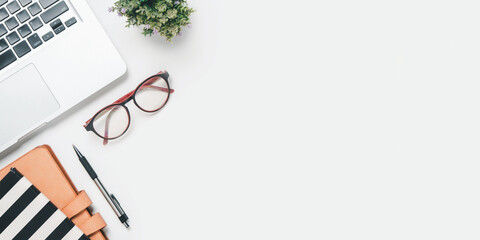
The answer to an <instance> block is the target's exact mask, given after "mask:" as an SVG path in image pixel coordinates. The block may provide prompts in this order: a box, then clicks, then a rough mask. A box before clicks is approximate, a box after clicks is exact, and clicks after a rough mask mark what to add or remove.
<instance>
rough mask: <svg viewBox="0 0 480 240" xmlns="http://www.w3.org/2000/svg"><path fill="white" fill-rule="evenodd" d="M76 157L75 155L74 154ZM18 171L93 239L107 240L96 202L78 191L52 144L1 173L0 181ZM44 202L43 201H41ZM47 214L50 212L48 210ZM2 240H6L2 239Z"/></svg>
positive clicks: (31, 153) (42, 147) (10, 165)
mask: <svg viewBox="0 0 480 240" xmlns="http://www.w3.org/2000/svg"><path fill="white" fill-rule="evenodd" d="M72 157H74V155H72ZM13 167H14V168H16V169H17V170H18V172H20V173H21V174H22V175H23V176H24V177H25V178H26V179H28V181H30V182H31V183H32V184H33V185H34V186H35V188H37V189H38V190H39V191H40V192H41V193H42V194H43V195H45V197H46V198H47V199H48V200H49V201H50V202H51V203H52V204H53V205H54V206H55V207H56V208H58V209H59V210H61V211H62V212H63V213H64V214H65V215H66V216H67V218H69V219H70V220H71V221H72V222H73V223H74V224H75V225H76V226H77V227H78V228H79V229H80V230H81V231H82V232H83V233H84V234H85V235H86V236H87V237H89V238H90V239H91V240H106V239H107V237H106V235H105V234H104V233H103V231H102V229H103V228H104V227H105V226H106V223H105V221H104V220H103V218H102V216H101V215H100V214H99V213H95V214H92V213H91V212H90V211H89V209H88V207H89V206H90V205H91V204H92V201H91V200H90V198H89V197H88V195H87V193H86V192H85V191H78V190H77V188H76V187H75V185H74V184H73V182H72V180H71V179H70V177H69V176H68V174H67V172H66V171H65V169H64V168H63V166H62V164H61V163H60V161H59V160H58V158H57V157H56V156H55V153H54V152H53V151H52V149H51V148H50V147H49V146H48V145H42V146H38V147H36V148H34V149H32V150H31V151H29V152H28V153H26V154H25V155H23V156H22V157H20V158H18V159H17V160H15V161H14V162H12V163H11V164H9V165H8V166H6V167H5V168H3V169H1V170H0V179H3V178H4V177H5V176H6V175H7V174H9V173H10V170H11V168H13ZM39 201H40V200H39ZM45 211H47V210H45ZM0 240H3V238H1V237H0Z"/></svg>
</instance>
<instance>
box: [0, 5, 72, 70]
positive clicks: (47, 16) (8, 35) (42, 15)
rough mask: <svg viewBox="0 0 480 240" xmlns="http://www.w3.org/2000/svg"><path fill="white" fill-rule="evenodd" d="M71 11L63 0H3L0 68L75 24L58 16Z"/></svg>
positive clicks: (0, 22) (0, 20)
mask: <svg viewBox="0 0 480 240" xmlns="http://www.w3.org/2000/svg"><path fill="white" fill-rule="evenodd" d="M68 10H69V8H68V6H67V4H66V3H65V1H62V0H38V2H37V1H33V0H10V1H9V0H0V70H2V69H3V68H5V67H6V66H8V65H10V64H11V63H13V62H15V61H16V60H17V59H18V58H21V57H24V56H25V55H27V54H28V53H29V52H31V51H32V49H35V48H37V47H39V46H41V45H42V43H44V42H46V41H48V40H50V39H52V38H53V37H55V35H58V34H60V33H62V32H63V31H64V30H65V29H66V28H67V27H70V26H72V25H73V24H75V23H76V22H77V19H75V17H72V18H70V19H68V20H66V21H65V23H63V22H62V21H61V20H60V19H59V18H58V17H59V16H60V15H62V14H64V13H65V12H67V11H68ZM44 25H45V26H46V27H47V28H49V29H48V30H47V32H45V31H43V32H42V33H39V32H37V30H39V29H44V28H42V27H43V26H44Z"/></svg>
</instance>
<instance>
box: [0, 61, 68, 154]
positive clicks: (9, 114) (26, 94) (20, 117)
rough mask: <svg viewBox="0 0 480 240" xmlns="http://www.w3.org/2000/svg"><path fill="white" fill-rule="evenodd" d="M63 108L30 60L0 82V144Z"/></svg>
mask: <svg viewBox="0 0 480 240" xmlns="http://www.w3.org/2000/svg"><path fill="white" fill-rule="evenodd" d="M59 108H60V105H59V104H58V102H57V100H56V99H55V97H54V96H53V94H52V92H51V91H50V89H49V88H48V86H47V84H46V83H45V81H43V78H42V76H41V75H40V73H39V72H38V70H37V68H35V66H34V65H33V64H29V65H27V66H26V67H24V68H23V69H21V70H19V71H18V72H16V73H14V74H13V75H11V76H10V77H8V78H7V79H5V80H3V81H1V82H0V146H1V145H3V144H4V143H6V142H8V141H10V140H12V138H14V137H15V136H17V135H18V134H21V133H22V132H25V131H26V130H27V129H30V128H32V127H34V126H36V125H38V124H40V123H44V122H42V121H43V120H44V119H45V118H46V117H48V116H49V115H51V114H52V113H54V112H55V111H56V110H58V109H59Z"/></svg>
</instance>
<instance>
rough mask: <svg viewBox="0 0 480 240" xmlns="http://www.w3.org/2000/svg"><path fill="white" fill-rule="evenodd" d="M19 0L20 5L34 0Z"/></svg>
mask: <svg viewBox="0 0 480 240" xmlns="http://www.w3.org/2000/svg"><path fill="white" fill-rule="evenodd" d="M18 1H19V2H20V5H22V7H25V6H27V5H28V4H30V3H31V2H32V0H18Z"/></svg>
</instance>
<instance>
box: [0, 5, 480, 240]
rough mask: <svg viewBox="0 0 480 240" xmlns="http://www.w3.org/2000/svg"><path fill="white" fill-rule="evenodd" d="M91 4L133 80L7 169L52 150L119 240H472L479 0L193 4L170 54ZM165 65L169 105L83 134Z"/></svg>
mask: <svg viewBox="0 0 480 240" xmlns="http://www.w3.org/2000/svg"><path fill="white" fill-rule="evenodd" d="M88 2H89V3H90V5H91V7H92V9H93V10H94V12H95V13H96V15H97V16H98V18H99V20H100V22H101V23H102V25H103V26H104V27H105V28H106V31H107V33H108V34H109V36H110V37H111V39H112V41H113V43H114V44H115V45H116V47H117V48H118V50H119V52H120V53H121V55H122V56H123V57H124V58H125V60H126V63H127V66H128V73H127V75H126V76H125V77H124V78H123V79H121V80H120V81H119V82H117V83H116V84H114V85H113V86H111V87H109V88H108V89H105V90H102V91H101V92H100V93H99V94H96V95H94V96H92V97H90V98H89V99H88V100H86V101H85V102H83V103H82V104H81V105H79V106H77V107H76V108H74V109H73V110H72V111H70V112H68V113H67V114H65V115H64V116H63V117H61V118H60V119H58V120H57V121H55V122H54V123H53V124H51V125H50V126H49V127H47V128H45V129H43V130H42V131H41V132H39V133H38V134H36V135H35V136H33V137H32V138H31V139H29V140H28V141H27V142H26V143H24V144H23V145H22V146H20V147H18V148H17V149H15V150H13V151H11V152H10V153H9V154H8V155H6V156H4V157H3V159H2V160H1V161H0V164H1V166H5V165H6V164H8V163H9V162H11V161H12V160H14V159H15V158H17V157H19V156H20V155H22V154H23V153H25V152H27V151H28V150H30V149H31V148H33V147H35V146H37V145H41V144H49V145H51V146H52V148H53V149H54V151H55V152H56V153H57V155H58V157H59V158H60V159H61V161H62V163H63V165H64V166H65V168H66V170H67V171H68V173H69V174H70V176H71V178H72V179H73V181H74V182H75V184H76V185H77V187H78V188H79V189H85V190H86V191H87V192H88V193H89V194H90V196H91V198H92V199H93V202H94V205H93V207H94V210H95V211H99V212H100V213H101V214H102V215H103V217H104V218H105V220H106V221H107V223H108V227H107V228H106V232H107V234H108V236H109V237H110V239H113V240H117V239H185V240H192V239H208V240H212V239H219V240H220V239H221V240H224V239H239V240H240V239H241V240H244V239H259V240H260V239H261V240H264V239H348V240H351V239H369V240H372V239H382V240H384V239H402V240H403V239H422V240H424V239H436V240H438V239H464V240H467V239H479V237H480V233H479V232H478V231H477V229H478V226H479V225H480V218H479V217H478V216H480V193H479V191H478V189H479V182H480V174H479V172H480V171H479V170H480V169H479V167H480V164H479V151H478V149H479V144H480V111H479V106H480V94H479V90H480V85H479V78H480V71H479V70H478V69H479V64H480V57H479V56H480V34H479V32H480V31H479V26H480V25H479V23H480V15H479V14H478V7H479V6H478V3H477V2H475V1H461V2H458V1H457V2H453V1H450V2H438V1H426V0H416V1H394V2H395V3H394V2H388V1H387V2H384V1H353V0H347V1H300V2H296V1H250V0H247V1H221V0H202V1H194V0H192V1H190V5H191V6H192V7H194V8H195V9H196V10H197V12H196V13H195V14H194V15H193V17H192V21H193V28H192V29H189V30H186V31H185V32H184V36H183V37H182V38H180V39H178V40H175V42H174V43H173V44H169V43H166V42H165V41H164V40H163V39H160V38H158V37H153V38H144V37H143V36H142V35H140V30H139V29H135V28H132V29H126V28H124V19H122V18H118V17H117V16H116V15H115V14H109V13H108V12H107V11H106V10H107V8H108V7H109V6H110V5H112V4H113V0H107V1H97V0H88ZM92 37H94V36H92ZM163 69H167V70H168V71H169V72H170V73H171V76H172V78H171V82H172V85H173V88H174V89H175V90H176V91H175V93H174V94H173V95H172V98H171V100H170V102H169V104H168V105H167V106H166V107H165V109H163V110H162V111H161V112H159V113H157V114H153V115H149V114H145V113H143V112H141V111H138V110H136V109H135V107H134V105H133V104H131V105H130V106H129V107H130V109H131V110H132V111H131V112H132V118H133V122H132V126H131V128H130V130H129V132H128V133H127V134H126V136H125V137H124V138H123V139H120V140H117V141H112V142H110V144H108V145H107V146H103V145H102V143H101V140H100V139H98V138H97V137H96V136H94V135H93V134H92V133H87V132H85V130H84V129H83V127H82V125H83V123H84V122H85V120H87V119H88V118H90V117H91V116H92V114H94V113H95V112H96V111H97V110H98V109H99V108H101V107H103V106H105V105H107V104H110V103H111V102H113V101H114V100H116V99H117V98H118V97H120V96H122V95H123V94H125V93H127V92H128V91H130V90H132V89H133V88H134V87H135V86H136V85H137V84H138V83H139V82H140V81H141V80H142V79H143V78H145V77H146V76H148V75H150V74H153V73H155V72H156V71H158V70H163ZM72 143H74V144H76V145H77V146H78V147H79V149H80V150H81V151H82V152H83V153H84V154H85V155H86V157H87V158H88V159H89V160H90V161H91V163H92V165H93V166H94V168H95V169H96V170H97V172H98V174H99V176H100V178H101V180H102V181H103V182H104V184H105V186H106V187H107V188H108V189H109V190H110V191H111V192H113V193H115V194H116V195H117V197H118V199H119V200H120V202H121V203H122V205H123V207H124V209H125V210H126V212H127V213H128V215H129V216H130V219H131V221H130V223H131V229H129V230H126V229H125V228H124V227H123V225H121V224H120V222H119V221H118V220H117V218H116V217H115V216H114V214H113V212H112V210H111V209H110V207H109V206H108V205H107V202H106V201H105V200H104V199H103V197H102V196H101V195H100V192H99V191H98V190H97V188H96V186H95V185H94V183H93V182H92V181H91V180H90V179H89V178H88V176H87V173H86V172H85V171H84V170H83V169H82V167H81V165H80V163H79V162H78V160H77V157H76V156H75V154H74V151H73V150H72V147H71V144H72Z"/></svg>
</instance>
